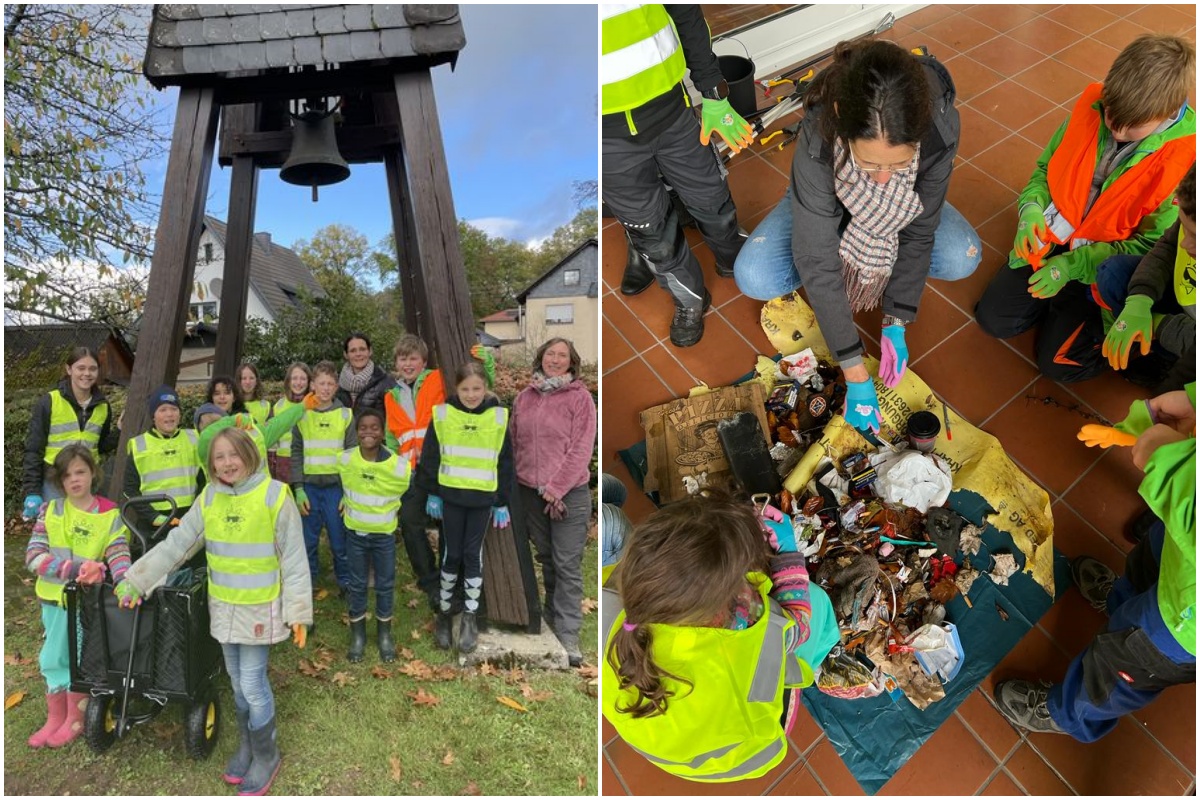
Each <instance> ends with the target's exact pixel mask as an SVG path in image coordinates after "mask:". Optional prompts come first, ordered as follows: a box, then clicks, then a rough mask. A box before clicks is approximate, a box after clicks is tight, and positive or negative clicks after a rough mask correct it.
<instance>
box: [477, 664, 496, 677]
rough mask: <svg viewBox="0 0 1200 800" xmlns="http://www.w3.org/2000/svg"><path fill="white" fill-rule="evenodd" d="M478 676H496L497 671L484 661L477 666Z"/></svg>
mask: <svg viewBox="0 0 1200 800" xmlns="http://www.w3.org/2000/svg"><path fill="white" fill-rule="evenodd" d="M479 674H480V675H497V674H499V670H497V669H496V668H495V667H493V666H492V665H491V663H490V662H487V661H485V662H483V663H482V664H480V665H479Z"/></svg>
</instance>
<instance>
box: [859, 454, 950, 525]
mask: <svg viewBox="0 0 1200 800" xmlns="http://www.w3.org/2000/svg"><path fill="white" fill-rule="evenodd" d="M875 474H876V475H878V476H879V477H878V478H877V479H876V481H875V493H876V494H878V495H879V496H880V497H881V498H883V499H884V500H886V501H887V502H889V503H898V504H901V505H906V506H908V507H909V508H915V509H917V510H918V511H920V512H921V513H922V514H924V513H926V512H927V511H929V509H931V508H933V507H935V506H940V505H942V504H943V503H945V502H946V499H947V498H948V497H950V488H951V479H950V471H949V470H948V469H947V468H946V466H945V465H944V464H942V463H941V462H940V461H937V460H935V459H932V458H929V457H928V456H926V455H925V454H924V453H918V452H915V451H914V452H907V453H902V454H901V455H900V456H899V457H897V458H896V459H894V460H892V461H888V462H887V463H885V464H881V465H880V466H878V467H876V468H875Z"/></svg>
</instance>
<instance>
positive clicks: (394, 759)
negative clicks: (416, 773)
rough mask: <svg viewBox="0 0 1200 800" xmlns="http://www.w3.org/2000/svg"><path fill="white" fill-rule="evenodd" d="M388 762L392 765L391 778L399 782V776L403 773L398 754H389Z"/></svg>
mask: <svg viewBox="0 0 1200 800" xmlns="http://www.w3.org/2000/svg"><path fill="white" fill-rule="evenodd" d="M388 763H389V764H391V765H392V780H393V781H395V782H396V783H399V782H400V777H401V776H402V775H403V774H404V770H403V769H401V767H400V756H390V757H389V758H388Z"/></svg>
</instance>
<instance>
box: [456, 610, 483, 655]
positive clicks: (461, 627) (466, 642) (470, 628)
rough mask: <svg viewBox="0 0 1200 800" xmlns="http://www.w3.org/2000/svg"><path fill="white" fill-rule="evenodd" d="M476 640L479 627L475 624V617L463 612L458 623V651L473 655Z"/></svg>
mask: <svg viewBox="0 0 1200 800" xmlns="http://www.w3.org/2000/svg"><path fill="white" fill-rule="evenodd" d="M478 640H479V627H478V625H477V624H476V622H475V615H474V614H473V613H471V612H470V611H464V612H463V613H462V617H460V618H459V621H458V651H459V652H460V653H474V652H475V645H476V644H478Z"/></svg>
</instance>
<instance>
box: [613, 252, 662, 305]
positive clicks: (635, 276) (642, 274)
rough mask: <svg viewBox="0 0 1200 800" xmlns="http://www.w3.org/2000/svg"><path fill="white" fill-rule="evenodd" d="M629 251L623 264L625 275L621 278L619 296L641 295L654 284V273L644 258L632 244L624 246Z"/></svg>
mask: <svg viewBox="0 0 1200 800" xmlns="http://www.w3.org/2000/svg"><path fill="white" fill-rule="evenodd" d="M626 247H627V248H628V249H629V260H628V261H626V262H625V274H624V275H622V276H621V294H623V295H626V296H630V297H632V296H633V295H635V294H641V293H642V292H644V291H646V290H647V289H649V288H650V286H651V285H652V284H653V283H654V273H653V272H652V271H651V270H650V264H649V263H648V262H647V261H646V259H645V257H644V256H642V254H641V253H640V252H638V250H637V248H635V247H634V246H633V245H632V244H626Z"/></svg>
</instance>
